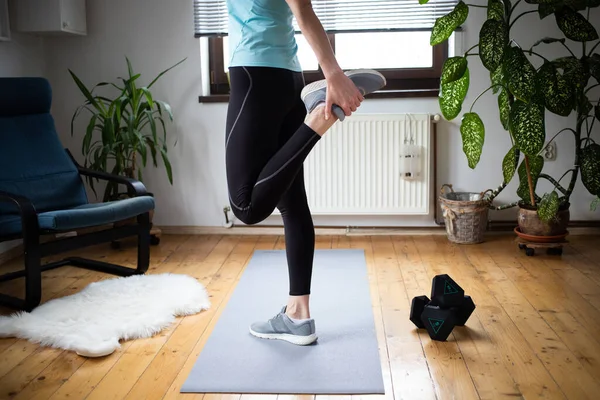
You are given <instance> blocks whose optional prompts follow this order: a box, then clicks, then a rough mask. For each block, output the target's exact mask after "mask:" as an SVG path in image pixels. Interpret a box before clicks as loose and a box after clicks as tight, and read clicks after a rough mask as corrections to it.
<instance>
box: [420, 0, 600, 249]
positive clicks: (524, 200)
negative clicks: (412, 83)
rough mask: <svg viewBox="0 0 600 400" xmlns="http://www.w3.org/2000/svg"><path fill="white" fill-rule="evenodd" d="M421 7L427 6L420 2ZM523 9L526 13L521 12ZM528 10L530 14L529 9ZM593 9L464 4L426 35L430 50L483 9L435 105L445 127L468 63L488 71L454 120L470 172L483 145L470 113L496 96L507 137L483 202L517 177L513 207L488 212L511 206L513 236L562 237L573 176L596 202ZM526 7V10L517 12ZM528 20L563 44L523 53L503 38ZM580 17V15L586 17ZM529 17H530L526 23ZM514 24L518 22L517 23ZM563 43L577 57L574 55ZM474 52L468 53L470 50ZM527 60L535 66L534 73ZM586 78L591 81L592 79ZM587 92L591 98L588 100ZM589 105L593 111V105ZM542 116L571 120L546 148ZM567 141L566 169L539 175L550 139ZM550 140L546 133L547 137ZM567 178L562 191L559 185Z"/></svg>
mask: <svg viewBox="0 0 600 400" xmlns="http://www.w3.org/2000/svg"><path fill="white" fill-rule="evenodd" d="M420 2H421V3H426V2H427V0H420ZM527 4H529V5H530V6H527ZM531 5H533V7H532V6H531ZM598 6H600V0H552V1H546V0H525V3H522V2H521V1H516V2H514V3H512V2H511V1H510V0H489V1H488V3H487V5H467V4H465V3H464V2H463V1H460V2H459V3H458V4H457V5H456V7H455V8H454V10H452V11H451V12H450V13H448V14H447V15H445V16H443V17H441V18H439V19H438V20H437V21H436V23H435V25H434V27H433V30H432V33H431V44H432V45H437V44H440V43H443V42H444V41H446V40H447V39H448V38H449V37H450V35H451V34H452V32H453V31H454V30H455V29H456V28H458V27H459V26H460V25H462V24H463V23H464V22H465V21H466V20H467V18H468V16H469V8H470V7H483V8H486V9H487V19H486V20H485V21H484V22H483V24H482V25H481V27H480V31H479V42H478V43H477V44H475V45H474V46H473V47H471V48H470V49H469V50H468V51H467V52H466V53H465V54H464V55H462V56H455V57H451V58H449V59H448V60H447V61H446V62H445V63H444V66H443V70H442V75H441V82H440V94H439V104H440V109H441V112H442V114H443V116H444V117H445V119H447V120H452V119H455V118H456V117H458V115H459V114H460V113H461V112H462V111H463V105H464V104H463V103H464V100H465V98H466V95H467V93H468V91H469V86H470V81H469V60H470V58H469V57H477V58H479V60H480V61H481V63H482V64H483V66H484V67H485V68H486V69H487V70H488V71H489V78H490V86H489V87H488V88H487V89H486V90H484V91H483V92H482V93H480V94H479V95H478V96H477V97H476V99H475V100H474V101H473V103H472V104H471V106H470V109H469V110H468V112H464V113H463V115H462V118H461V125H460V133H461V137H462V143H463V152H464V154H465V156H466V158H467V162H468V165H469V167H470V168H475V167H476V166H477V165H478V163H479V161H480V157H481V154H482V149H483V145H484V141H485V135H486V132H485V124H484V122H483V121H482V119H481V118H480V116H479V114H478V113H477V111H474V106H475V104H476V103H477V100H479V98H480V97H481V96H483V95H484V94H486V93H492V94H494V95H496V96H497V103H498V111H497V116H498V118H499V120H500V122H501V125H502V127H503V128H504V131H505V132H506V134H507V135H508V136H509V138H510V141H511V147H510V148H509V149H507V152H506V155H505V156H504V158H503V162H502V172H503V178H504V179H503V182H502V184H501V185H499V186H498V187H497V188H496V189H495V190H494V191H492V194H491V196H489V198H488V201H489V202H490V204H491V202H492V201H493V199H494V198H495V197H496V196H498V194H499V193H500V192H501V191H502V190H504V189H505V188H506V186H507V185H508V183H510V181H511V180H512V179H513V177H514V176H515V174H517V176H518V179H519V186H518V189H517V196H518V197H519V200H518V201H515V202H513V203H511V204H508V205H505V206H500V207H494V206H492V205H490V207H491V208H495V209H505V208H510V207H515V206H518V207H519V218H518V225H519V226H518V229H517V233H519V232H520V233H525V234H528V235H532V236H533V237H535V236H538V237H541V238H540V240H543V237H546V236H554V235H565V234H566V230H567V226H568V224H569V206H570V202H569V199H570V196H571V194H572V193H573V191H574V189H575V184H576V182H577V179H578V177H579V176H580V177H581V181H582V183H583V185H584V186H585V188H586V189H587V190H588V191H589V192H590V193H591V194H592V195H593V196H595V197H596V200H595V201H594V202H592V205H591V207H592V209H595V208H596V206H597V205H598V203H599V202H600V145H599V144H597V143H596V142H595V141H594V139H593V138H592V129H593V126H594V122H595V119H600V105H599V104H598V97H600V96H599V95H598V92H594V89H595V88H597V87H599V86H600V54H599V52H598V51H597V50H596V49H597V48H598V45H599V44H600V42H599V41H598V39H599V38H598V33H597V31H596V29H595V28H594V26H593V25H592V24H591V23H590V22H589V20H588V19H589V10H590V9H591V8H595V7H598ZM525 7H527V8H525ZM528 14H537V15H538V18H542V19H544V18H548V17H550V16H552V17H553V18H554V19H555V21H556V23H557V25H558V27H559V29H560V31H561V32H562V34H563V35H564V37H559V38H550V37H540V39H539V40H537V41H536V42H535V43H534V44H533V46H531V48H529V49H527V48H524V47H523V46H521V45H520V44H519V42H518V41H517V40H515V39H514V38H513V37H511V31H512V29H513V28H514V26H515V24H516V23H517V21H519V20H521V18H523V17H525V16H527V15H528ZM586 15H587V16H586ZM530 18H532V17H530ZM523 21H524V20H521V21H519V22H521V23H522V22H523ZM567 39H569V40H570V41H572V42H576V43H577V44H578V46H575V47H579V48H580V49H581V50H580V51H574V50H573V49H572V46H569V45H568V44H567ZM548 45H553V46H563V47H564V48H566V49H567V50H568V52H569V56H563V57H558V58H556V59H548V58H546V57H544V56H543V55H541V54H539V53H538V52H537V51H536V50H537V49H536V47H537V46H548ZM476 48H478V51H477V52H475V49H476ZM532 59H537V64H539V66H538V67H535V66H534V63H533V62H532ZM592 78H593V79H592ZM594 93H595V94H594ZM594 103H595V105H594ZM546 111H548V112H550V113H553V114H556V115H558V116H561V117H571V116H572V114H574V116H575V118H574V119H573V121H574V126H573V127H570V128H567V129H563V130H561V131H559V132H558V133H556V134H554V136H552V137H551V139H550V140H549V141H548V142H547V141H546V138H547V135H546V130H547V126H546V122H545V120H546ZM564 132H569V133H571V134H572V135H573V139H574V142H575V146H574V165H573V167H572V168H570V169H569V170H568V171H566V172H565V173H564V174H563V175H562V177H560V178H559V179H554V178H553V177H551V176H550V175H548V174H545V173H544V172H543V169H544V158H543V157H542V155H541V154H542V151H543V150H544V149H545V148H546V146H547V145H548V143H550V142H551V141H553V140H555V138H556V136H557V135H558V134H561V133H564ZM552 133H554V132H552ZM569 174H570V181H569V184H568V186H566V187H565V186H564V185H563V184H561V181H562V180H563V179H564V178H565V177H566V176H568V175H569ZM539 179H545V180H548V181H549V182H551V184H552V190H550V191H549V192H547V193H543V194H542V195H538V193H537V189H538V185H537V184H538V181H539Z"/></svg>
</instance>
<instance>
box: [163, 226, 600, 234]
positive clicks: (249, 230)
mask: <svg viewBox="0 0 600 400" xmlns="http://www.w3.org/2000/svg"><path fill="white" fill-rule="evenodd" d="M513 228H514V225H513V224H507V225H506V226H503V225H500V224H495V225H494V229H491V230H489V231H488V234H491V235H494V234H513ZM160 229H161V231H162V232H163V233H164V234H166V235H283V234H284V231H283V227H281V226H266V225H262V226H256V225H254V226H234V227H231V228H224V227H212V226H160ZM315 233H316V235H332V236H334V235H344V236H376V235H404V236H406V235H408V236H419V235H446V229H445V228H444V227H437V226H432V227H422V228H420V227H374V228H369V227H347V228H345V227H315ZM569 234H570V235H572V236H580V235H600V227H595V226H592V227H585V226H574V227H570V228H569Z"/></svg>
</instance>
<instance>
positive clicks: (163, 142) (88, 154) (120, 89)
mask: <svg viewBox="0 0 600 400" xmlns="http://www.w3.org/2000/svg"><path fill="white" fill-rule="evenodd" d="M183 61H185V59H184V60H181V61H179V62H178V63H177V64H175V65H173V66H171V67H170V68H168V69H166V70H164V71H162V72H161V73H159V74H158V75H157V76H156V77H155V78H154V79H153V80H152V81H151V82H150V83H149V84H148V85H147V86H143V85H139V83H138V81H139V79H140V76H141V75H140V74H138V73H134V70H133V67H132V65H131V62H130V61H129V59H128V58H126V62H127V70H128V75H127V77H126V78H119V80H120V83H113V82H101V83H98V84H96V85H95V86H94V87H93V88H91V89H88V88H87V87H86V86H85V85H84V84H83V82H82V81H81V79H79V78H78V77H77V75H75V73H74V72H73V71H71V70H69V73H70V74H71V77H72V78H73V80H74V81H75V83H76V85H77V87H78V88H79V90H80V91H81V93H82V94H83V96H84V97H85V99H86V101H85V102H84V103H83V104H82V105H80V106H79V107H77V109H76V111H75V113H74V114H73V118H72V120H71V135H74V122H75V120H76V119H77V118H78V117H80V116H81V112H83V111H87V113H88V114H89V116H88V118H89V119H87V120H86V121H87V129H86V131H85V134H84V136H83V140H82V147H81V149H82V153H83V155H84V157H85V161H84V165H85V167H87V168H91V169H96V170H101V171H106V172H110V173H113V174H117V175H124V176H127V177H130V178H135V179H138V180H140V181H142V180H143V177H142V167H145V166H146V165H147V162H148V160H149V159H150V160H151V161H152V164H153V165H154V166H155V167H158V156H159V155H160V158H161V159H162V162H163V164H164V166H165V169H166V172H167V177H168V179H169V182H170V183H171V184H173V173H172V168H171V163H170V161H169V158H168V154H167V152H168V146H167V128H166V124H165V119H167V118H168V120H170V121H173V113H172V111H171V106H170V105H169V104H168V103H166V102H164V101H161V100H158V99H156V98H154V96H153V94H152V92H151V90H150V89H151V88H152V86H153V85H154V84H155V83H156V81H158V80H159V79H160V78H161V77H162V76H163V75H164V74H165V73H167V72H168V71H169V70H171V69H173V68H174V67H176V66H177V65H179V64H181V63H182V62H183ZM100 87H108V88H111V89H113V91H114V95H113V96H110V97H107V95H105V94H102V95H100V94H98V93H96V91H97V89H98V88H100ZM88 183H89V185H90V188H91V189H92V191H93V192H94V193H95V194H96V189H95V186H94V180H93V179H88ZM125 196H127V193H122V192H119V187H118V185H117V184H114V183H109V184H108V185H107V186H106V188H105V190H104V194H103V197H102V199H103V201H105V202H106V201H112V200H117V199H119V198H122V197H125ZM151 217H152V215H151ZM128 222H129V221H121V222H119V223H118V224H124V223H128ZM151 234H152V241H153V242H154V243H155V244H157V243H158V240H159V239H158V237H159V234H160V232H159V231H158V230H157V229H156V228H153V231H152V232H151Z"/></svg>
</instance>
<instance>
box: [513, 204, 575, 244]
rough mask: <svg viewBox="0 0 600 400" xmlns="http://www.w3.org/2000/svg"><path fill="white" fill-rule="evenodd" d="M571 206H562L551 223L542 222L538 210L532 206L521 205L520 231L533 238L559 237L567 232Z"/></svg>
mask: <svg viewBox="0 0 600 400" xmlns="http://www.w3.org/2000/svg"><path fill="white" fill-rule="evenodd" d="M569 206H570V204H566V205H564V206H561V207H560V208H559V210H558V213H557V215H556V218H555V219H554V220H551V221H549V222H544V221H542V220H540V218H539V216H538V214H537V210H536V209H535V208H533V207H531V206H527V205H524V204H519V217H518V221H519V230H520V231H521V232H522V233H524V234H526V235H532V236H558V235H563V234H565V233H566V232H567V228H568V227H569V221H570V218H571V214H570V212H569Z"/></svg>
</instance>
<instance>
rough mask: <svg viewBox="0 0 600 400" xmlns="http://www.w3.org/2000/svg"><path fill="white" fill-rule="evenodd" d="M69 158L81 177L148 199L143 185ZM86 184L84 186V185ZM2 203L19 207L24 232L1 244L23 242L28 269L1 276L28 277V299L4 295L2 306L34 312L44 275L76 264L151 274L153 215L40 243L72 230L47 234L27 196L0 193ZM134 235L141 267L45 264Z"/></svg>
mask: <svg viewBox="0 0 600 400" xmlns="http://www.w3.org/2000/svg"><path fill="white" fill-rule="evenodd" d="M66 151H67V153H68V155H69V156H70V157H71V160H73V163H74V164H75V165H76V167H77V169H78V171H79V174H80V177H83V176H88V177H91V178H96V179H99V180H105V181H111V182H116V183H118V184H123V185H125V186H126V187H127V193H128V194H129V196H148V195H149V194H148V192H147V191H146V188H145V186H144V185H143V184H142V182H140V181H138V180H135V179H131V178H127V177H124V176H119V175H114V174H109V173H106V172H102V171H94V170H91V169H88V168H84V167H82V166H81V165H79V164H78V163H77V162H76V161H75V159H74V158H73V156H72V155H71V153H70V152H69V151H68V150H66ZM82 184H83V183H82ZM0 202H8V203H13V204H15V205H16V206H17V207H18V209H19V214H20V216H21V223H22V231H21V233H19V234H15V235H8V236H0V243H2V242H6V241H10V240H15V239H22V241H23V250H24V251H23V257H24V264H25V268H24V269H23V270H20V271H15V272H10V273H6V274H4V275H1V276H0V282H6V281H10V280H13V279H17V278H22V277H25V298H24V299H23V298H18V297H15V296H9V295H6V294H2V293H0V305H2V306H7V307H9V308H13V309H17V310H23V311H31V310H33V309H34V308H36V307H37V306H38V305H39V304H40V302H41V299H42V272H44V271H48V270H51V269H55V268H58V267H62V266H65V265H72V266H75V267H79V268H85V269H89V270H94V271H99V272H104V273H108V274H112V275H117V276H132V275H142V274H144V273H146V271H148V267H149V265H150V229H151V223H150V213H148V212H146V213H143V214H140V215H138V216H137V218H136V220H137V223H135V224H129V225H123V226H113V227H112V228H107V229H103V230H100V231H96V232H90V233H85V234H78V235H76V236H72V237H65V238H61V239H56V240H52V241H48V242H45V243H40V238H41V237H42V236H43V235H56V234H58V233H66V232H71V231H72V230H68V231H55V230H52V231H46V230H42V229H40V227H39V223H38V215H37V211H36V209H35V207H34V205H33V204H32V203H31V201H30V200H29V199H27V198H25V197H23V196H20V195H18V194H14V193H7V192H3V191H0ZM131 236H137V239H138V240H137V268H135V269H134V268H129V267H124V266H121V265H116V264H111V263H107V262H103V261H96V260H91V259H87V258H81V257H67V258H64V259H62V260H59V261H54V262H50V263H47V264H44V265H42V258H43V257H48V256H52V255H56V254H61V253H64V252H67V251H71V250H76V249H80V248H84V247H88V246H93V245H97V244H101V243H107V242H114V241H117V240H120V239H124V238H127V237H131Z"/></svg>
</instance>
